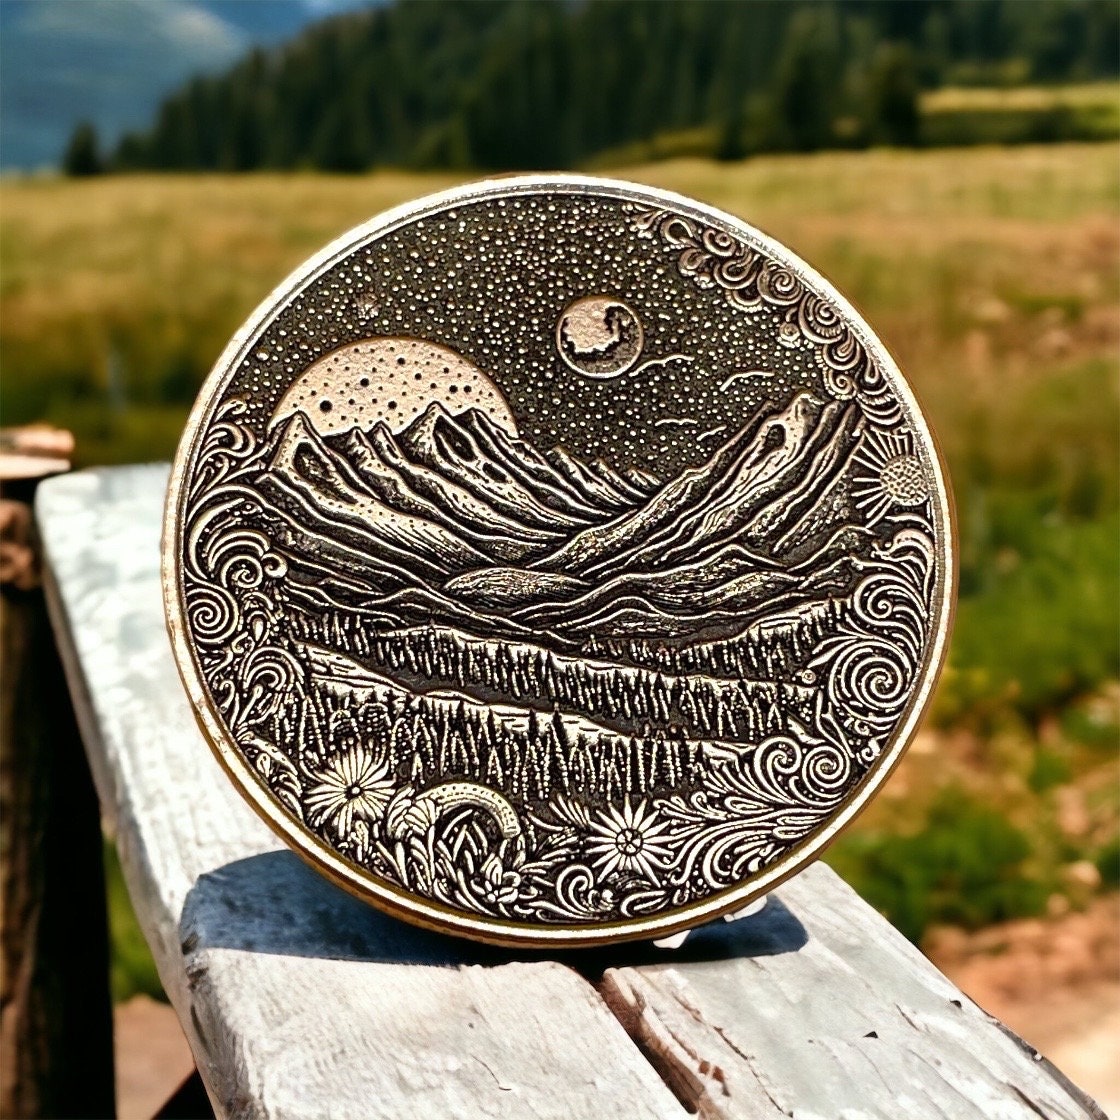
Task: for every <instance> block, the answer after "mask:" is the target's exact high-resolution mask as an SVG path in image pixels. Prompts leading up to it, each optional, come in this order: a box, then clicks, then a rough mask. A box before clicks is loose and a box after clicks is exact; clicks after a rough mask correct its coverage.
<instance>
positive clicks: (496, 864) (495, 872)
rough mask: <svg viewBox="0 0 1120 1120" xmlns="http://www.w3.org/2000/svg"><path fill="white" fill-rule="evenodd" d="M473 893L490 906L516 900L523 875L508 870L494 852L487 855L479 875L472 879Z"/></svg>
mask: <svg viewBox="0 0 1120 1120" xmlns="http://www.w3.org/2000/svg"><path fill="white" fill-rule="evenodd" d="M470 885H471V893H472V894H474V895H475V896H476V897H477V898H480V899H482V901H483V902H485V903H487V904H488V905H490V906H497V905H499V904H501V903H506V902H516V901H517V895H518V891H519V889H520V887H521V876H520V875H519V874H518V873H517V872H516V871H508V870H507V869H506V868H505V867H504V866H503V865H502V861H501V860H500V859H499V858H498V857H497V856H496V855H494V854H493V853H491V854H490V855H489V856H487V857H486V862H485V863H484V864H483V865H482V867H481V868H480V870H479V872H478V874H477V875H475V876H474V877H473V878H472V879H471V883H470Z"/></svg>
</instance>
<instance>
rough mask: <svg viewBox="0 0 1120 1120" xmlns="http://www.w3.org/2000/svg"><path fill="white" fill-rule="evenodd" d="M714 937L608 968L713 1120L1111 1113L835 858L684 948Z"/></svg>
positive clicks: (669, 1071) (646, 1033) (609, 985)
mask: <svg viewBox="0 0 1120 1120" xmlns="http://www.w3.org/2000/svg"><path fill="white" fill-rule="evenodd" d="M735 926H739V927H741V929H740V930H739V931H738V933H736V932H735V929H734V927H735ZM736 938H739V939H740V944H739V947H738V949H737V950H735V949H731V950H730V951H728V950H729V948H730V946H731V945H732V944H733V943H734V941H735V939H736ZM703 939H707V940H708V946H707V948H706V950H704V955H705V956H711V957H714V958H716V959H710V960H703V961H698V960H693V961H680V962H674V963H664V964H643V965H638V966H633V967H624V968H617V969H608V970H607V972H606V973H605V974H604V977H603V983H602V989H601V990H602V991H603V993H604V995H605V997H606V999H607V1001H608V1003H610V1005H611V1007H612V1008H613V1009H614V1011H615V1013H616V1014H617V1015H618V1016H619V1017H620V1019H621V1020H622V1022H623V1023H624V1024H625V1025H626V1027H627V1029H628V1030H629V1032H630V1034H631V1035H632V1037H633V1038H634V1039H635V1040H636V1041H637V1042H638V1043H639V1045H641V1046H642V1048H643V1050H645V1052H646V1053H647V1054H648V1055H649V1057H650V1059H651V1060H652V1061H653V1062H654V1064H655V1065H656V1066H657V1067H658V1068H659V1069H660V1070H661V1071H662V1073H663V1075H664V1076H665V1077H666V1080H667V1081H668V1082H669V1083H670V1084H671V1085H672V1086H673V1087H674V1089H675V1090H676V1092H677V1094H678V1096H679V1097H680V1099H681V1100H682V1101H683V1102H684V1103H685V1104H686V1105H687V1106H688V1107H689V1108H690V1109H692V1110H694V1111H697V1112H698V1113H699V1114H700V1115H701V1116H702V1117H705V1118H711V1120H715V1118H720V1120H724V1118H726V1120H731V1118H742V1120H767V1118H769V1117H790V1116H792V1117H797V1118H799V1120H834V1118H836V1117H844V1118H845V1120H872V1118H882V1120H898V1118H899V1117H906V1118H907V1120H925V1118H930V1120H933V1118H938V1120H960V1118H962V1117H977V1118H981V1117H982V1118H984V1120H1038V1118H1039V1117H1046V1118H1048V1120H1073V1118H1079V1120H1084V1118H1086V1117H1092V1118H1094V1120H1106V1118H1105V1117H1104V1113H1103V1112H1101V1111H1100V1109H1099V1108H1097V1106H1096V1105H1095V1104H1094V1102H1093V1101H1091V1100H1090V1099H1089V1098H1088V1097H1086V1096H1085V1095H1084V1094H1083V1093H1081V1092H1080V1090H1078V1089H1077V1088H1076V1087H1075V1086H1073V1085H1072V1084H1071V1083H1070V1082H1069V1081H1067V1080H1066V1079H1065V1078H1064V1077H1063V1076H1062V1074H1061V1073H1059V1072H1058V1071H1057V1070H1056V1069H1055V1068H1054V1067H1053V1066H1051V1065H1050V1064H1049V1063H1048V1062H1046V1061H1045V1060H1044V1059H1042V1058H1040V1056H1039V1055H1037V1054H1036V1053H1035V1052H1034V1051H1032V1050H1031V1049H1030V1048H1029V1047H1028V1046H1027V1045H1026V1044H1025V1043H1023V1042H1022V1041H1021V1040H1020V1039H1018V1038H1016V1036H1015V1035H1013V1034H1011V1032H1010V1031H1008V1030H1007V1028H1005V1027H1003V1026H1002V1025H1001V1024H1000V1023H999V1022H998V1021H997V1020H995V1019H993V1018H992V1017H990V1016H989V1015H987V1014H986V1013H985V1012H984V1011H983V1010H981V1009H980V1008H979V1007H977V1006H976V1004H974V1003H973V1002H972V1001H971V1000H969V999H968V997H967V996H965V995H964V994H963V993H962V992H960V991H959V990H958V989H957V988H956V987H955V986H954V985H953V984H952V983H951V982H950V981H949V980H948V979H947V978H946V977H945V976H943V975H942V974H941V973H940V972H939V971H938V970H937V969H936V968H934V967H933V965H931V964H930V963H929V961H927V960H926V959H925V957H923V956H922V955H921V953H919V952H918V950H917V949H915V948H914V947H913V946H912V945H911V944H910V943H909V942H908V941H907V940H906V939H905V938H904V937H902V935H901V934H899V933H898V932H897V931H896V930H895V929H894V928H893V927H892V926H891V925H890V924H889V923H888V922H886V921H884V920H883V919H882V918H881V917H880V916H879V915H878V914H876V913H875V912H874V911H873V910H871V908H870V907H868V906H867V905H866V904H865V903H863V902H862V901H861V900H859V899H858V897H857V896H856V895H855V894H854V893H853V892H852V890H851V888H850V887H848V886H847V885H846V884H845V883H844V882H843V881H842V880H840V879H839V878H838V877H837V876H836V875H835V874H834V873H833V872H832V871H831V870H830V869H829V868H828V867H826V866H825V865H824V864H819V863H818V864H814V865H812V866H811V867H809V868H807V869H806V870H805V871H803V872H801V874H799V875H798V876H796V877H795V878H794V879H791V880H790V881H789V882H787V883H786V884H785V885H784V886H782V887H780V888H778V890H777V891H775V892H774V893H773V894H772V895H770V897H769V898H768V899H767V904H766V906H765V907H764V908H763V909H762V910H761V911H759V912H758V913H756V914H754V915H752V916H751V917H748V918H744V919H741V920H740V921H739V922H735V923H731V925H730V926H729V927H728V929H727V930H726V931H724V932H722V933H721V932H720V931H718V930H716V929H715V928H714V927H709V928H708V929H707V930H704V931H697V933H694V934H693V935H692V938H690V939H689V940H688V941H686V942H685V944H684V945H683V946H682V948H681V953H682V954H685V953H688V951H689V945H690V941H691V942H693V946H692V948H693V952H696V951H698V950H700V949H701V945H702V940H703ZM713 939H716V941H715V942H714V941H713ZM719 939H722V941H723V942H724V944H723V946H722V947H721V946H720V945H719V944H718V940H719Z"/></svg>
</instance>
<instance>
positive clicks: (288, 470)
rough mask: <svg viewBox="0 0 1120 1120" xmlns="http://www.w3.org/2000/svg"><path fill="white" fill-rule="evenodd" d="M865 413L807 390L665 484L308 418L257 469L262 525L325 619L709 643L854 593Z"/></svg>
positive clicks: (495, 445) (451, 424)
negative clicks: (855, 496) (851, 486)
mask: <svg viewBox="0 0 1120 1120" xmlns="http://www.w3.org/2000/svg"><path fill="white" fill-rule="evenodd" d="M858 438H859V411H858V409H857V408H856V406H854V405H853V404H851V403H849V402H843V401H830V402H828V403H825V402H822V401H820V400H818V399H816V398H815V397H813V396H811V395H809V394H807V393H801V394H799V395H797V396H795V397H794V398H793V399H792V400H791V401H790V402H789V403H788V404H787V405H786V406H785V407H784V408H781V409H778V410H775V411H770V412H763V413H760V414H759V415H757V416H756V417H754V418H753V419H752V420H751V421H749V422H748V423H747V424H745V425H744V426H743V427H742V428H741V429H739V430H738V431H737V432H735V433H734V435H732V436H731V438H729V439H728V440H727V442H726V443H724V445H723V446H722V447H720V448H719V449H718V450H717V451H716V452H715V453H714V454H713V455H712V456H711V458H710V459H709V460H708V461H707V462H706V463H705V464H704V465H702V466H700V467H697V468H694V469H690V470H686V471H684V472H683V473H682V474H681V475H680V476H678V477H677V478H675V479H673V480H671V481H669V482H668V483H665V484H664V485H662V484H660V483H658V482H657V480H655V479H653V478H652V476H649V475H647V474H644V473H643V472H639V471H619V470H616V469H614V468H612V467H611V466H609V465H608V464H607V463H605V462H603V461H602V460H597V461H595V462H590V463H585V462H581V461H580V460H579V459H577V458H575V457H574V456H572V455H571V454H570V453H568V452H567V451H564V450H563V449H560V448H557V449H554V450H552V451H550V452H548V453H547V454H542V453H541V452H539V451H537V450H536V449H535V448H533V447H531V446H530V445H529V444H527V443H526V442H524V441H523V440H521V439H518V438H517V437H515V436H513V435H511V434H510V433H509V432H508V431H506V429H505V428H503V427H502V426H500V425H499V424H497V423H496V422H495V421H493V420H492V419H490V417H488V416H487V415H486V414H485V413H483V412H481V411H480V410H477V409H473V408H467V409H464V410H463V411H461V412H459V413H456V414H452V413H451V412H449V411H448V410H447V408H446V407H444V406H443V405H440V404H432V405H430V406H429V407H428V408H427V409H426V410H425V411H424V412H423V413H422V414H421V415H420V416H419V417H417V419H416V420H414V421H413V422H412V423H411V424H410V425H409V426H408V427H407V428H405V429H403V430H402V431H398V432H396V433H394V432H392V431H391V430H390V428H389V427H388V426H387V425H386V424H384V423H378V424H376V425H374V426H373V427H372V428H370V429H368V430H362V429H359V428H354V429H352V430H350V431H349V432H346V433H337V434H334V435H330V436H327V437H323V436H321V435H320V434H319V433H318V432H316V430H315V428H314V426H313V424H312V423H311V422H310V421H309V420H308V419H307V417H306V416H305V415H304V414H303V413H301V412H296V413H294V414H292V415H291V416H290V417H288V418H286V419H284V420H283V421H280V422H278V424H277V425H276V426H275V427H274V429H273V431H272V433H271V435H270V438H269V440H268V441H267V444H266V446H265V447H264V448H263V449H262V453H261V456H260V459H259V461H258V472H259V473H258V475H257V479H256V491H257V494H258V495H259V498H258V501H259V517H260V519H261V520H262V521H263V525H262V527H263V528H265V530H266V531H267V532H268V535H269V536H270V538H271V539H272V541H273V544H274V547H275V548H277V550H278V551H280V552H281V553H282V554H283V555H284V556H285V558H286V559H287V561H288V564H289V568H290V571H291V575H292V578H293V586H297V587H299V588H301V589H302V592H303V594H304V595H305V596H306V598H307V599H308V600H309V601H312V602H317V603H318V604H319V605H320V606H343V607H346V608H349V609H359V610H369V611H375V612H378V613H379V614H380V615H382V616H385V617H387V618H389V619H390V620H392V621H393V622H395V623H398V624H417V623H427V622H434V623H437V624H443V625H451V626H455V627H460V628H464V627H465V628H467V629H470V630H472V631H474V632H480V633H482V634H487V633H493V634H500V635H504V636H506V637H518V638H523V637H525V636H526V635H529V634H534V635H537V636H538V637H541V636H551V637H553V638H554V639H556V640H557V641H558V642H559V643H560V644H561V645H572V644H579V643H581V642H583V641H584V640H586V639H587V638H588V637H589V636H592V635H594V636H596V637H599V638H602V637H607V638H611V637H616V638H617V637H630V636H633V637H639V638H644V639H655V640H657V639H665V640H670V641H672V640H674V639H676V640H680V639H682V638H686V637H687V638H689V639H691V640H704V639H707V638H713V639H715V638H719V637H723V636H727V635H729V634H732V633H737V632H740V631H741V630H742V629H743V627H744V625H746V624H747V623H749V622H750V621H751V620H752V619H754V618H757V617H758V616H759V615H760V614H762V613H765V612H772V611H776V610H784V609H789V608H790V607H794V606H796V605H797V604H799V603H806V602H812V601H819V600H820V599H822V598H823V597H825V596H828V595H832V594H837V593H842V592H843V591H845V590H846V589H847V588H849V587H850V585H851V582H852V580H853V578H854V572H855V565H856V563H857V562H858V561H857V560H855V559H853V555H852V554H853V552H854V551H855V550H856V549H857V548H858V545H859V543H860V540H861V538H863V537H866V536H867V534H866V531H865V530H862V529H857V528H854V527H852V526H850V525H849V524H848V521H847V512H848V511H847V499H846V495H845V493H844V488H843V486H841V485H839V483H840V481H841V479H842V478H843V476H844V474H845V471H846V468H847V466H848V461H849V458H850V456H851V454H852V451H853V450H854V448H855V445H856V444H857V442H858Z"/></svg>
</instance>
